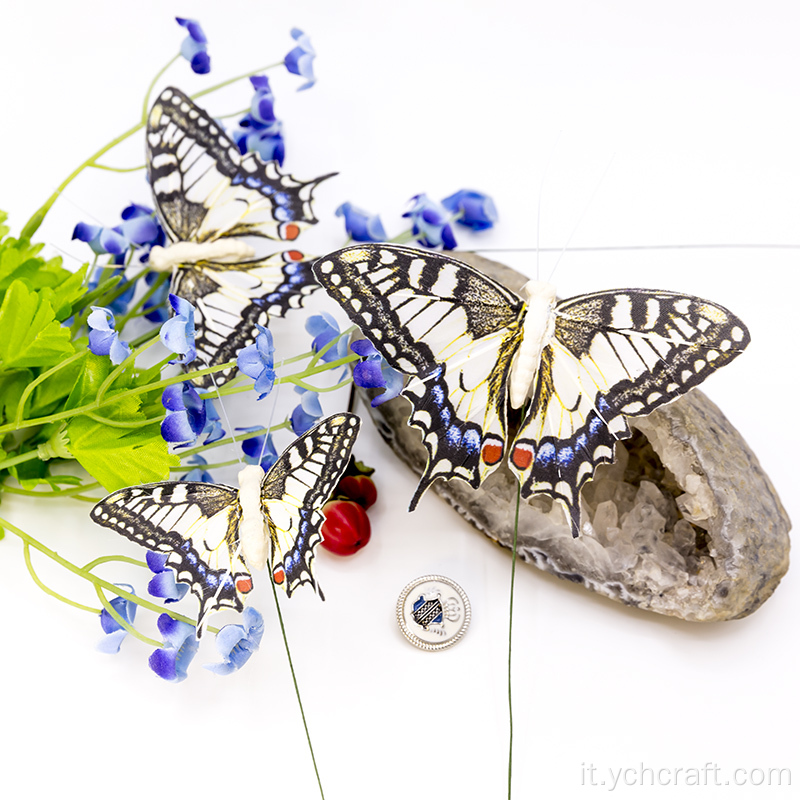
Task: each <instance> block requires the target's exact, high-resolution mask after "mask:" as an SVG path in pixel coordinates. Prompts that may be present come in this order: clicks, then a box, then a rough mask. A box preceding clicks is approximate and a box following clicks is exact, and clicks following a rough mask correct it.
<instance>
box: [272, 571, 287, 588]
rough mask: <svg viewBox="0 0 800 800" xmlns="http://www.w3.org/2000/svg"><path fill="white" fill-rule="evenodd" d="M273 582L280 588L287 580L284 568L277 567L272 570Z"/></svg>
mask: <svg viewBox="0 0 800 800" xmlns="http://www.w3.org/2000/svg"><path fill="white" fill-rule="evenodd" d="M272 580H274V581H275V583H277V584H278V585H279V586H280V585H281V584H282V583H283V582H284V581H285V580H286V573H285V572H284V570H283V567H275V569H274V570H272Z"/></svg>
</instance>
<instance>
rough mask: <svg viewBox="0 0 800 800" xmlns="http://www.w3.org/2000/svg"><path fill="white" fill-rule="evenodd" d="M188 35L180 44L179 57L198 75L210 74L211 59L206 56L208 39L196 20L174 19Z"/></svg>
mask: <svg viewBox="0 0 800 800" xmlns="http://www.w3.org/2000/svg"><path fill="white" fill-rule="evenodd" d="M175 22H177V23H178V25H182V26H183V27H184V28H186V30H187V31H188V32H189V35H188V36H187V37H186V38H185V39H184V40H183V42H181V55H182V56H183V57H184V58H185V59H186V60H187V61H188V62H189V63H190V64H191V66H192V71H193V72H196V73H197V74H198V75H205V74H206V73H208V72H211V57H210V56H209V55H208V39H207V38H206V35H205V33H203V29H202V28H201V27H200V23H199V22H198V21H197V20H196V19H184V18H183V17H175Z"/></svg>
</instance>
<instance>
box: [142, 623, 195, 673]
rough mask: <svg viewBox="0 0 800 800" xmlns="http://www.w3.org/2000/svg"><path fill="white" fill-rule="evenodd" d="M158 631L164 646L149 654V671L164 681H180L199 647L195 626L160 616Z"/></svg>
mask: <svg viewBox="0 0 800 800" xmlns="http://www.w3.org/2000/svg"><path fill="white" fill-rule="evenodd" d="M158 630H159V631H160V633H161V635H162V636H163V637H164V646H163V647H159V648H158V650H155V651H154V652H153V653H152V654H151V656H150V658H149V659H148V662H149V664H150V669H152V670H153V672H155V673H156V675H158V677H159V678H163V679H164V680H165V681H174V682H175V683H177V682H178V681H182V680H184V679H185V678H186V670H187V669H188V667H189V664H190V663H191V661H192V659H193V658H194V657H195V655H196V654H197V649H198V647H199V646H200V643H199V642H198V641H197V634H196V629H195V626H194V625H189V624H188V623H187V622H181V621H180V620H177V619H173V618H172V617H171V616H170V615H169V614H162V615H161V616H160V617H159V618H158Z"/></svg>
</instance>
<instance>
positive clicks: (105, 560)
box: [81, 556, 149, 572]
mask: <svg viewBox="0 0 800 800" xmlns="http://www.w3.org/2000/svg"><path fill="white" fill-rule="evenodd" d="M112 562H113V563H121V564H133V565H134V566H135V567H143V568H144V569H149V567H148V566H147V562H146V561H139V559H136V558H131V557H130V556H100V558H96V559H95V560H94V561H90V562H89V563H88V564H84V565H83V567H81V569H84V570H86V572H91V571H92V570H93V569H94V568H95V567H99V566H100V565H101V564H110V563H112Z"/></svg>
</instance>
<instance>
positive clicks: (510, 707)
mask: <svg viewBox="0 0 800 800" xmlns="http://www.w3.org/2000/svg"><path fill="white" fill-rule="evenodd" d="M521 498H522V484H519V486H518V488H517V511H516V514H515V515H514V540H513V542H512V544H511V591H510V593H509V595H510V597H509V601H508V800H511V765H512V760H513V755H514V709H513V705H512V703H511V629H512V624H513V621H514V577H515V575H516V571H517V534H518V533H519V503H520V499H521Z"/></svg>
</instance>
